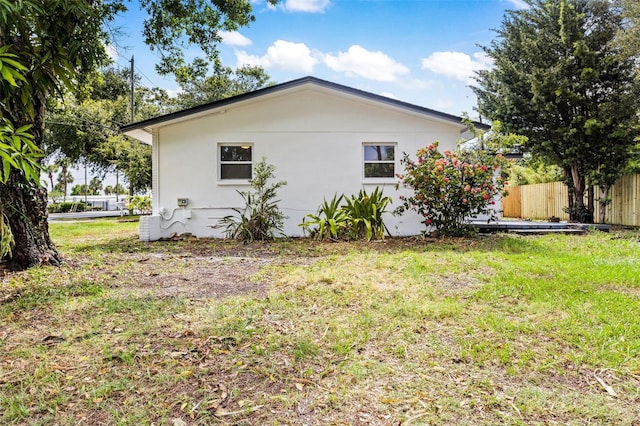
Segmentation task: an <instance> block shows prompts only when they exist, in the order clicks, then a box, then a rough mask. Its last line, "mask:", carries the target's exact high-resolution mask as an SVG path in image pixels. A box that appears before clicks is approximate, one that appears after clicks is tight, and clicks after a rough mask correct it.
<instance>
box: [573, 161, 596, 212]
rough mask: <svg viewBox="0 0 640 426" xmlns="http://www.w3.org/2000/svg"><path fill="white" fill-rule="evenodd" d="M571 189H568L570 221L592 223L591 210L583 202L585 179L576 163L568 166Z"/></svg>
mask: <svg viewBox="0 0 640 426" xmlns="http://www.w3.org/2000/svg"><path fill="white" fill-rule="evenodd" d="M570 173H571V176H570V178H571V183H572V185H573V191H569V197H570V198H571V200H570V201H569V206H570V208H569V220H570V221H571V222H580V223H593V210H589V208H588V207H587V206H586V205H585V204H584V191H585V188H586V187H585V181H584V176H583V175H582V173H581V172H580V168H579V167H578V164H577V163H573V164H572V165H571V168H570Z"/></svg>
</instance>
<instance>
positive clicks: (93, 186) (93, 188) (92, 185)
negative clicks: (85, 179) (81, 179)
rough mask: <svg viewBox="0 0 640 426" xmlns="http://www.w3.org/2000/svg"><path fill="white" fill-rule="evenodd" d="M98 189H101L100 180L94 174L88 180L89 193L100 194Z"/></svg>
mask: <svg viewBox="0 0 640 426" xmlns="http://www.w3.org/2000/svg"><path fill="white" fill-rule="evenodd" d="M100 191H102V180H100V179H99V178H98V177H95V176H94V177H93V178H92V179H91V181H90V182H89V194H90V195H100Z"/></svg>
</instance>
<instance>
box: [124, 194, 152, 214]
mask: <svg viewBox="0 0 640 426" xmlns="http://www.w3.org/2000/svg"><path fill="white" fill-rule="evenodd" d="M127 210H130V211H134V210H136V211H138V212H140V214H149V213H151V197H150V196H148V195H134V196H133V197H131V198H129V203H128V204H127Z"/></svg>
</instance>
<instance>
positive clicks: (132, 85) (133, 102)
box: [129, 55, 136, 123]
mask: <svg viewBox="0 0 640 426" xmlns="http://www.w3.org/2000/svg"><path fill="white" fill-rule="evenodd" d="M130 62H131V71H130V72H129V77H130V79H131V122H132V123H133V121H134V115H135V105H136V103H135V93H134V89H135V81H134V79H133V78H134V75H133V55H131V61H130Z"/></svg>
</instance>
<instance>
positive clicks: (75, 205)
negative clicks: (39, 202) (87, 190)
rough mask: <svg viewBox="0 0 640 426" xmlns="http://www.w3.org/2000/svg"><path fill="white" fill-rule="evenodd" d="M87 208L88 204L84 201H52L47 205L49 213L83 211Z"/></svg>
mask: <svg viewBox="0 0 640 426" xmlns="http://www.w3.org/2000/svg"><path fill="white" fill-rule="evenodd" d="M86 209H87V205H86V204H85V203H84V201H78V202H75V201H64V202H62V203H52V204H49V205H48V206H47V211H48V212H49V213H69V212H83V211H85V210H86Z"/></svg>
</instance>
